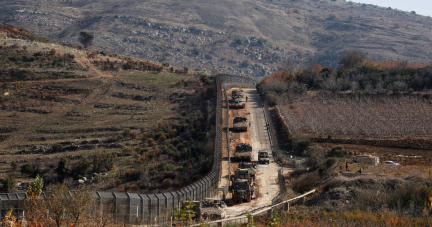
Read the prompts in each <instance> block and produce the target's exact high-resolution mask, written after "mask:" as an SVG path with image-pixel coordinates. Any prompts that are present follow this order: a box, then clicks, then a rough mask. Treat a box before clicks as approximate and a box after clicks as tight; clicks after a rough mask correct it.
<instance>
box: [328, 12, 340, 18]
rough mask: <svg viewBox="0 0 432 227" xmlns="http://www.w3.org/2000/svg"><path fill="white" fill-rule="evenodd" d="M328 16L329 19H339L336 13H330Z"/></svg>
mask: <svg viewBox="0 0 432 227" xmlns="http://www.w3.org/2000/svg"><path fill="white" fill-rule="evenodd" d="M329 18H330V19H331V20H337V19H339V15H337V14H336V13H330V14H329Z"/></svg>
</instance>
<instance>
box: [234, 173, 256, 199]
mask: <svg viewBox="0 0 432 227" xmlns="http://www.w3.org/2000/svg"><path fill="white" fill-rule="evenodd" d="M244 199H246V200H247V201H248V202H250V201H251V200H252V199H255V190H253V189H252V186H251V185H250V184H249V181H248V180H247V179H236V180H234V181H233V200H234V203H243V200H244Z"/></svg>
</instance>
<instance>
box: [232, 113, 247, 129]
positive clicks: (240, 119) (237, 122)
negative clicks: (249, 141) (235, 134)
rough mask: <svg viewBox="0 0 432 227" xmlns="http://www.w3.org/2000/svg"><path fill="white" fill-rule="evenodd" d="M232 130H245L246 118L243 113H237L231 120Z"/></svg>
mask: <svg viewBox="0 0 432 227" xmlns="http://www.w3.org/2000/svg"><path fill="white" fill-rule="evenodd" d="M233 130H235V131H247V130H248V119H247V118H246V116H245V115H237V116H236V117H235V118H234V120H233Z"/></svg>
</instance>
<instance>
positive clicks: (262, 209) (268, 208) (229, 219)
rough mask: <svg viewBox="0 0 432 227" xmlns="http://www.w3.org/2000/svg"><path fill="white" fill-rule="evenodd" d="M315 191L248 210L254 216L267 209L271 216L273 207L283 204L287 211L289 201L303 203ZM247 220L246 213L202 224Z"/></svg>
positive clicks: (221, 223) (224, 223)
mask: <svg viewBox="0 0 432 227" xmlns="http://www.w3.org/2000/svg"><path fill="white" fill-rule="evenodd" d="M315 192H316V190H315V189H313V190H311V191H309V192H306V193H304V194H303V195H299V196H297V197H294V198H292V199H289V200H286V201H283V202H280V203H278V204H275V205H268V206H263V207H259V208H255V209H253V210H251V211H250V212H249V214H250V215H251V216H255V215H258V214H261V213H263V212H266V211H267V215H268V216H269V217H271V216H272V215H273V209H275V208H276V207H279V206H282V205H284V210H285V211H289V206H290V203H294V202H297V200H299V199H302V200H301V203H304V201H305V199H306V196H308V195H311V194H313V193H315ZM247 220H248V219H247V216H246V215H240V216H237V217H232V218H226V219H221V220H216V221H210V222H205V223H204V224H206V225H209V226H212V224H217V225H218V226H223V225H226V224H231V223H236V224H237V221H238V223H245V222H247ZM200 225H201V224H194V225H191V226H200Z"/></svg>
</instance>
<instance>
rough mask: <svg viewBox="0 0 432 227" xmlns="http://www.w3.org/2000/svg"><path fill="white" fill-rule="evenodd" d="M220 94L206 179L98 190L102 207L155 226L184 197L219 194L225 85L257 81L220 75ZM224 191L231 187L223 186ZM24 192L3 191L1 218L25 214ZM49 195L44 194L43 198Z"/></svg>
mask: <svg viewBox="0 0 432 227" xmlns="http://www.w3.org/2000/svg"><path fill="white" fill-rule="evenodd" d="M215 81H216V87H217V89H216V90H217V97H216V133H215V134H216V135H215V144H214V153H213V166H212V169H211V171H210V173H208V174H207V175H206V176H205V177H204V178H202V179H201V180H198V181H197V182H195V183H193V184H191V185H189V186H186V187H184V188H181V189H179V190H176V191H170V192H164V193H157V194H138V193H127V192H98V191H96V192H95V193H93V194H92V197H93V198H94V199H95V200H96V202H97V204H98V206H99V209H102V208H103V207H106V206H109V205H113V206H114V209H115V218H116V221H117V222H125V223H131V224H132V223H140V224H147V225H152V224H154V223H155V220H156V222H157V223H167V222H169V220H171V217H172V216H173V214H174V208H175V206H177V205H179V204H180V202H181V199H182V198H191V199H193V200H203V199H205V198H207V197H215V196H217V195H219V194H223V193H218V191H217V190H218V183H219V177H220V173H221V170H220V168H221V167H220V158H221V157H220V154H221V132H222V131H221V130H222V129H221V123H222V122H221V119H222V118H221V97H222V87H223V88H224V89H226V88H228V87H230V88H231V87H235V86H239V85H241V86H244V85H245V84H246V85H247V87H250V88H254V87H255V85H256V83H257V81H256V80H253V79H250V78H244V77H236V76H229V75H220V76H217V77H216V80H215ZM222 190H223V191H225V190H227V188H226V189H222ZM24 195H25V193H24V192H20V193H0V217H1V218H4V216H5V214H6V212H7V211H9V210H13V215H14V216H16V217H18V218H20V217H22V216H23V214H24V213H23V208H24V204H23V201H24ZM43 198H45V196H44V194H42V195H41V199H43Z"/></svg>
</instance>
